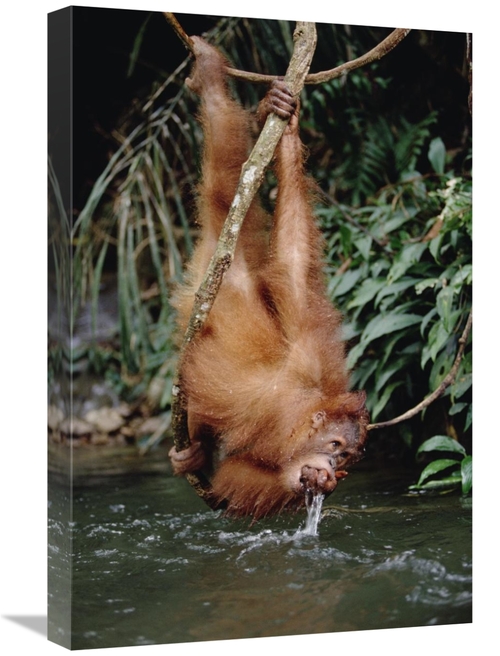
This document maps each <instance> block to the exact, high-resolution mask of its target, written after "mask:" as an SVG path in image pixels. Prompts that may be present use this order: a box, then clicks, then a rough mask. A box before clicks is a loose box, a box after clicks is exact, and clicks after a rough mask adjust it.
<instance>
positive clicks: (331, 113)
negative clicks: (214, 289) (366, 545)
mask: <svg viewBox="0 0 500 656" xmlns="http://www.w3.org/2000/svg"><path fill="white" fill-rule="evenodd" d="M214 23H215V21H214ZM292 31H293V24H289V23H287V22H284V21H257V20H255V21H248V20H244V19H223V20H220V21H218V22H217V23H216V24H215V27H214V28H213V29H212V31H211V32H210V34H209V35H208V38H209V39H211V40H212V42H214V43H219V44H221V46H222V47H223V48H224V49H225V50H226V52H227V53H228V55H229V56H230V58H231V59H232V61H233V62H234V64H235V66H236V67H238V68H242V69H247V70H254V71H257V72H267V73H281V72H283V71H284V69H285V68H286V65H287V62H288V59H289V56H290V52H291V48H292V40H291V35H292ZM387 33H388V30H381V29H372V28H363V27H359V28H350V27H345V26H344V27H342V26H331V25H319V26H318V49H317V54H316V58H315V62H314V64H313V67H314V70H324V69H326V68H332V67H333V66H335V65H337V64H339V63H342V62H343V61H346V60H348V59H353V58H354V57H356V56H359V55H361V54H363V53H364V52H366V51H368V50H369V49H370V48H372V47H373V46H374V45H376V43H378V42H379V41H380V40H381V39H382V38H383V37H384V36H386V35H387ZM146 36H147V27H146V26H144V29H141V30H139V29H138V34H137V39H136V43H135V46H134V49H133V53H132V56H131V58H130V66H132V67H133V65H134V64H135V62H136V60H137V57H138V53H139V52H140V49H141V43H142V41H143V39H144V38H146ZM406 41H407V43H405V41H404V42H403V43H402V44H400V46H398V48H397V50H396V51H394V53H391V54H390V55H388V56H386V57H385V58H384V59H382V60H381V61H380V62H379V63H377V64H374V65H371V66H370V67H367V68H362V69H359V70H357V71H354V72H353V73H351V74H350V75H349V76H348V77H346V78H340V79H337V80H334V81H331V82H329V83H326V84H323V85H321V86H317V87H306V88H305V89H304V92H303V94H302V99H301V100H302V123H301V125H302V133H303V138H304V141H305V142H306V144H307V146H308V150H309V153H310V155H309V160H308V167H309V170H310V171H311V173H312V175H313V176H314V178H315V179H316V180H317V182H318V186H319V193H318V197H319V200H320V202H319V204H318V209H317V216H318V219H319V221H320V222H321V225H322V229H323V232H324V235H325V240H326V248H327V261H328V270H327V274H328V290H329V294H330V295H331V298H332V299H333V300H334V301H335V302H336V303H337V304H338V305H339V306H340V307H341V308H342V310H343V311H344V313H345V317H346V326H345V329H346V338H347V340H348V341H349V343H350V346H351V350H350V356H349V362H350V365H351V366H352V367H353V384H354V386H355V387H360V388H364V389H366V390H367V394H368V405H369V408H370V411H371V415H372V421H379V420H384V419H389V418H391V417H395V416H397V415H399V414H401V412H403V411H404V410H406V409H408V408H410V407H412V406H414V405H416V404H417V403H418V402H419V401H421V400H422V399H423V398H424V397H425V396H426V395H428V394H429V392H431V391H432V390H434V389H436V388H437V387H438V386H439V384H440V382H441V381H442V379H443V377H444V376H445V375H446V373H447V372H448V371H449V370H450V368H451V366H452V364H453V362H454V360H455V357H456V354H457V348H458V340H459V338H460V336H461V334H462V332H463V330H464V326H465V323H466V321H467V318H468V314H469V312H470V309H471V283H472V263H471V251H472V249H471V232H472V209H471V162H470V149H471V144H470V129H469V125H470V117H469V116H468V111H467V95H468V84H467V66H466V61H465V43H466V41H465V35H451V36H450V35H447V34H445V33H443V34H438V33H432V34H429V33H419V32H412V33H410V36H409V37H407V40H406ZM416 57H417V64H415V63H414V60H415V58H416ZM187 66H188V60H186V61H185V62H184V63H183V64H181V65H180V66H179V67H178V69H177V70H176V71H170V72H169V77H168V78H167V79H165V80H164V81H163V82H161V81H159V82H158V84H157V85H156V86H155V89H153V90H152V91H151V94H150V96H149V99H145V100H144V102H143V103H142V109H141V111H140V114H139V115H137V114H132V119H130V117H128V118H127V121H124V122H123V123H122V124H121V125H120V126H117V130H118V131H121V143H120V145H119V147H117V148H116V150H115V153H114V155H113V156H112V158H111V159H110V162H109V165H108V166H107V168H106V170H105V171H104V172H103V173H102V175H101V176H100V177H99V179H98V180H97V181H96V183H95V185H94V188H93V190H92V192H91V194H90V195H89V198H88V201H87V203H86V205H85V207H84V208H83V210H82V211H81V213H80V215H79V218H78V220H77V222H76V224H75V227H74V235H73V243H74V244H75V245H76V246H75V282H76V285H77V287H76V290H77V292H78V294H79V296H80V297H81V298H82V299H84V298H85V297H86V296H87V297H88V298H89V299H90V302H91V305H92V308H93V309H92V313H93V317H94V320H96V315H97V312H98V301H99V290H100V285H101V278H102V275H103V271H104V270H105V269H106V267H108V268H109V266H110V265H109V262H110V261H111V262H115V261H116V271H117V274H118V300H119V330H118V333H117V337H118V339H117V341H115V342H109V341H108V342H107V343H106V344H105V345H104V344H102V343H99V342H98V341H94V342H93V343H92V344H90V346H89V347H88V357H89V360H90V363H91V365H92V366H93V367H94V368H95V369H96V371H99V372H100V373H102V374H104V375H105V376H106V377H107V378H108V380H110V381H112V382H113V384H114V385H115V386H116V387H117V388H118V389H119V391H120V393H121V394H123V395H128V396H129V397H135V398H138V397H141V396H143V397H145V398H147V399H148V400H149V403H150V404H151V406H152V407H154V408H155V409H156V411H159V412H165V413H168V412H169V406H170V387H171V379H172V375H173V372H174V368H175V349H174V348H173V317H172V311H171V308H170V306H169V295H170V292H171V289H172V285H173V284H175V282H176V281H177V280H179V278H180V276H181V271H182V264H183V261H184V259H185V258H186V257H187V256H188V255H189V252H190V250H191V246H192V241H193V239H194V238H195V234H194V233H193V225H192V223H190V220H189V216H190V214H192V208H193V197H192V192H191V191H190V189H191V188H192V185H193V183H194V180H195V178H196V172H197V170H198V164H197V162H198V157H199V148H200V139H201V135H200V130H199V127H198V126H197V124H196V122H195V121H194V120H193V116H194V114H195V104H194V101H193V99H192V98H191V97H190V96H189V94H188V93H187V92H186V90H185V87H184V86H183V81H184V78H185V76H186V74H187V71H188V68H187ZM461 67H462V68H461ZM457 70H459V73H457ZM443 83H445V84H446V83H447V86H443ZM235 88H236V92H237V93H239V94H240V96H241V98H242V100H243V102H244V103H245V104H246V105H247V106H255V105H256V102H257V99H258V96H259V95H261V93H260V92H261V90H260V89H258V88H256V87H255V86H252V85H249V84H242V83H238V84H237V85H236V86H235ZM130 121H132V125H133V127H130V126H131V123H130ZM270 185H271V186H272V176H270V177H269V180H268V181H267V183H266V186H265V189H264V192H263V193H264V195H265V197H266V198H268V199H271V198H272V197H273V193H272V189H271V188H270ZM269 202H272V201H271V200H270V201H269ZM111 252H113V257H111V258H110V253H111ZM471 377H472V362H471V352H470V346H468V348H467V349H466V351H465V355H464V357H463V359H462V361H461V364H460V368H459V372H458V375H457V377H456V380H455V382H454V383H453V385H452V386H450V387H449V388H448V389H447V391H446V392H445V396H444V398H443V399H442V400H441V401H440V402H439V403H438V404H436V406H430V407H429V408H428V409H427V410H426V411H425V412H423V413H420V415H419V417H418V418H417V419H416V420H414V421H412V422H410V424H400V425H399V426H398V427H397V435H398V439H399V440H400V441H401V443H402V444H404V445H406V447H410V448H411V449H412V450H413V452H416V450H417V449H418V448H419V447H420V451H419V454H418V455H419V456H421V455H422V454H423V455H424V456H425V455H426V454H429V453H432V454H433V453H434V450H436V449H437V450H439V449H444V448H447V449H448V451H449V450H450V449H451V451H452V457H451V458H447V459H446V460H440V461H439V463H438V464H433V467H434V469H432V467H431V469H426V470H424V472H423V473H422V477H421V479H420V481H418V483H417V486H416V487H417V488H418V489H421V488H425V487H432V486H435V484H436V483H435V481H436V478H441V479H443V475H444V474H446V480H445V481H444V482H445V483H446V484H449V485H454V484H456V483H457V481H458V480H459V478H460V477H458V478H457V476H456V472H457V468H458V471H460V468H461V471H462V474H461V476H462V477H461V478H460V481H462V483H463V490H464V491H465V492H466V491H468V490H469V489H470V475H469V473H468V472H470V466H469V465H470V458H469V456H467V455H466V450H465V447H464V446H462V445H461V444H459V441H460V442H462V444H466V445H467V448H468V446H469V442H468V440H469V436H470V427H471ZM436 408H439V410H436ZM374 433H375V431H374ZM424 438H433V439H434V441H429V440H427V441H426V442H425V443H424V444H422V441H423V439H424ZM379 439H382V438H377V439H375V440H374V443H377V440H379ZM447 440H451V441H452V442H453V445H454V446H452V447H451V446H450V445H451V442H449V441H447ZM425 445H427V446H425ZM457 457H458V458H459V459H460V458H462V459H463V462H462V463H460V461H459V460H457ZM457 463H458V464H457ZM450 472H451V474H450ZM443 473H444V474H443ZM448 474H450V475H448Z"/></svg>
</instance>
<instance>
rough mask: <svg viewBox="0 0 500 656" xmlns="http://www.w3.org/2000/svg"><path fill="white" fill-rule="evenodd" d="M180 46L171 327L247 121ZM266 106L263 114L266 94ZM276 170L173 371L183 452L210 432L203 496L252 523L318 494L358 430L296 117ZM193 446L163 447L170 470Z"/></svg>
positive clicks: (210, 70) (218, 64)
mask: <svg viewBox="0 0 500 656" xmlns="http://www.w3.org/2000/svg"><path fill="white" fill-rule="evenodd" d="M193 40H194V43H195V54H196V65H195V69H194V75H193V78H192V79H191V80H190V81H189V85H190V86H191V88H192V89H194V90H195V91H197V92H198V93H200V95H201V98H202V122H203V126H204V131H205V152H204V159H203V180H202V182H201V185H200V188H199V204H198V214H199V221H200V224H201V238H200V241H199V244H198V245H197V249H196V251H195V254H194V257H193V260H192V262H191V264H190V266H189V269H188V279H187V282H186V283H185V284H184V286H183V287H182V288H181V289H180V290H179V292H178V294H177V297H176V307H177V309H178V314H179V325H180V328H181V330H184V329H185V327H186V325H187V321H188V318H189V315H190V313H191V309H192V306H193V300H194V293H195V291H196V290H197V288H198V286H199V283H200V281H201V278H202V276H203V274H204V272H205V269H206V266H207V265H208V262H209V260H210V258H211V256H212V254H213V252H214V249H215V245H216V242H217V239H218V235H219V232H220V229H221V226H222V223H223V221H224V219H225V217H226V215H227V212H228V210H229V206H230V203H231V202H232V200H233V196H234V193H235V190H236V186H237V182H238V179H239V174H240V169H241V165H242V163H243V162H244V161H245V159H246V157H247V155H248V148H249V128H248V117H247V114H246V112H245V111H244V110H243V109H242V108H241V107H240V106H239V105H238V104H237V103H236V102H235V101H234V100H233V99H231V98H230V95H229V92H228V89H227V84H226V80H225V77H224V72H223V70H224V64H225V60H224V59H223V58H222V57H221V55H220V54H219V53H218V52H217V51H216V50H215V49H214V48H212V47H211V46H209V45H208V44H206V43H205V42H204V41H202V40H201V39H199V38H198V37H194V38H193ZM268 104H270V106H271V109H272V94H271V96H270V100H268ZM276 173H277V177H278V198H277V203H276V208H275V213H274V218H273V225H272V230H271V233H270V235H269V234H268V230H267V227H268V225H269V223H270V220H269V217H268V216H267V215H266V214H265V212H264V211H263V210H262V208H261V206H260V205H259V203H258V202H257V201H255V202H254V203H253V205H252V207H251V208H250V210H249V212H248V214H247V216H246V218H245V221H244V224H243V228H242V231H241V233H240V237H239V240H238V244H237V248H236V253H235V259H234V261H233V263H232V265H231V268H230V269H229V271H228V273H227V274H226V277H225V279H224V281H223V283H222V286H221V288H220V291H219V294H218V296H217V298H216V300H215V303H214V305H213V308H212V310H211V312H210V315H209V317H208V321H207V323H206V325H205V326H204V328H203V330H202V332H201V334H199V335H198V336H197V337H196V339H195V340H194V342H193V343H192V344H191V346H190V348H189V349H188V351H187V353H186V359H185V361H184V363H183V368H182V380H183V385H184V390H185V393H186V395H187V399H188V407H187V411H188V424H189V431H190V437H191V440H192V442H193V443H194V444H195V446H196V445H197V443H198V442H202V443H204V442H205V441H207V444H208V443H209V440H212V439H213V438H214V437H215V441H216V443H217V446H218V450H219V452H220V461H221V462H220V463H219V464H218V465H216V466H215V473H214V476H213V479H212V484H213V488H214V494H215V495H216V497H217V498H218V499H220V500H222V499H225V500H227V502H228V512H229V513H231V514H234V515H252V516H254V517H256V518H259V517H262V516H265V515H267V514H271V513H275V512H280V511H281V510H283V509H296V508H298V507H300V506H302V505H303V503H304V491H305V489H306V488H312V489H316V490H317V491H319V492H325V493H328V492H331V491H332V490H333V489H334V488H335V487H336V485H337V479H338V478H341V477H342V476H343V475H345V472H344V471H343V469H344V467H345V466H346V465H348V464H350V462H355V461H356V460H358V459H359V458H360V457H361V453H362V450H363V445H364V442H365V439H366V425H367V421H368V415H367V412H366V409H365V407H364V398H365V397H364V393H360V392H357V393H356V392H349V391H348V386H349V376H348V372H347V370H346V364H345V349H344V345H343V343H342V341H341V334H340V333H341V316H340V314H339V312H338V311H337V310H336V309H335V308H333V307H332V305H331V304H330V302H329V301H328V300H327V298H326V293H325V288H324V281H323V274H322V242H321V237H320V233H319V231H318V229H317V227H316V225H315V222H314V218H313V215H312V211H311V207H310V200H309V197H308V196H309V191H308V190H309V183H308V182H307V179H306V177H305V176H304V173H303V157H302V144H301V142H300V139H299V136H298V119H297V116H296V115H292V117H291V119H290V124H289V126H288V127H287V128H286V130H285V133H284V135H283V137H282V139H281V141H280V144H279V146H278V149H277V163H276ZM339 440H340V442H342V452H341V451H339V448H340V447H339V446H338V444H339V443H340V442H339ZM210 444H211V442H210ZM194 451H196V458H193V459H190V457H189V456H190V454H189V449H188V450H186V453H184V452H183V457H182V459H181V458H180V457H179V456H178V455H177V454H176V452H175V449H174V450H172V451H171V457H172V462H173V465H174V471H175V472H176V473H179V474H183V473H186V472H187V471H192V468H193V467H199V464H200V449H199V448H197V447H196V448H194ZM205 451H206V450H205Z"/></svg>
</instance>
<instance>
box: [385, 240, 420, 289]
mask: <svg viewBox="0 0 500 656" xmlns="http://www.w3.org/2000/svg"><path fill="white" fill-rule="evenodd" d="M426 249H427V242H419V243H416V244H409V245H407V246H404V247H403V250H402V251H401V252H400V253H399V254H398V255H397V256H396V258H395V261H394V264H393V265H392V267H391V269H390V271H389V274H388V276H387V280H388V282H394V281H395V280H398V279H399V278H401V276H403V275H404V274H405V273H406V272H407V271H408V269H409V268H410V267H411V266H413V265H414V264H416V263H417V262H418V261H419V260H420V258H421V257H422V253H423V252H424V251H425V250H426Z"/></svg>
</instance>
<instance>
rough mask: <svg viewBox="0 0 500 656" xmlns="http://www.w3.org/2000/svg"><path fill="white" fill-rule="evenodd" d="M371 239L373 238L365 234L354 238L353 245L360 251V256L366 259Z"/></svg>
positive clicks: (368, 254)
mask: <svg viewBox="0 0 500 656" xmlns="http://www.w3.org/2000/svg"><path fill="white" fill-rule="evenodd" d="M372 241H373V240H372V238H371V237H370V236H369V235H365V236H364V237H359V238H358V239H355V240H354V245H355V246H356V248H357V249H358V251H359V252H360V253H361V257H362V258H363V259H364V260H366V261H368V260H369V259H370V250H371V247H372Z"/></svg>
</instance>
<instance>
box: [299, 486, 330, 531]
mask: <svg viewBox="0 0 500 656" xmlns="http://www.w3.org/2000/svg"><path fill="white" fill-rule="evenodd" d="M324 498H325V495H324V494H320V493H318V492H313V491H312V490H307V491H306V509H307V518H306V523H305V526H304V528H302V529H299V530H298V531H297V534H296V535H297V536H303V535H311V536H313V537H315V536H317V535H318V526H319V523H320V521H321V508H322V507H323V499H324Z"/></svg>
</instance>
